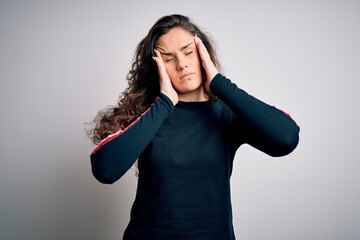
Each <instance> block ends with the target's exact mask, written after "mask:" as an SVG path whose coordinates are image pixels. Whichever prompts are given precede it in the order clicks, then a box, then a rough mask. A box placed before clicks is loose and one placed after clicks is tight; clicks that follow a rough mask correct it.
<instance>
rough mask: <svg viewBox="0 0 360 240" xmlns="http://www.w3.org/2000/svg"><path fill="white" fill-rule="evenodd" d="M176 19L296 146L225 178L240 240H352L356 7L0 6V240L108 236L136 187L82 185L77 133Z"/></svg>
mask: <svg viewBox="0 0 360 240" xmlns="http://www.w3.org/2000/svg"><path fill="white" fill-rule="evenodd" d="M172 13H181V14H184V15H188V16H189V17H191V18H192V19H193V20H194V21H195V22H196V23H197V24H198V25H199V26H200V27H202V29H203V30H205V31H206V32H209V33H210V34H211V36H212V37H213V38H214V40H215V42H216V46H217V49H218V52H219V56H220V59H221V61H222V65H223V68H224V70H225V75H226V76H227V77H228V78H230V79H231V80H232V81H233V82H235V83H237V85H238V86H239V87H241V88H243V89H244V90H246V91H247V92H249V93H250V94H252V95H254V96H256V97H258V98H260V99H261V100H264V101H265V102H268V103H270V104H272V105H275V106H277V107H279V108H281V109H283V110H285V111H287V112H289V113H290V114H291V115H292V117H293V118H294V119H295V120H296V121H297V123H298V124H299V125H300V127H301V132H300V143H299V146H298V148H297V149H296V150H295V151H294V152H293V153H292V154H291V155H289V156H286V157H282V158H271V157H269V156H267V155H265V154H263V153H261V152H258V151H256V150H255V149H252V148H251V147H248V146H245V147H242V148H240V150H239V151H238V153H237V155H236V159H235V165H234V171H233V176H232V200H233V212H234V226H235V232H236V236H237V239H243V240H263V239H269V240H289V239H291V240H297V239H299V240H304V239H309V240H312V239H314V240H321V239H324V240H325V239H326V240H329V239H334V240H338V239H341V240H349V239H354V240H355V239H359V238H360V206H359V202H360V187H359V182H360V174H359V169H360V161H359V160H360V146H359V135H360V127H359V125H360V124H359V123H360V112H359V111H360V107H359V103H360V95H359V91H360V83H359V80H360V47H359V43H360V2H359V1H355V0H354V1H350V0H338V1H331V0H330V1H319V0H308V1H285V0H284V1H277V0H275V1H265V0H264V1H256V0H252V1H250V0H247V1H213V2H211V1H209V0H203V1H190V0H182V1H169V0H167V1H165V0H163V1H160V0H159V1H143V2H139V1H135V0H134V1H129V2H125V1H95V0H87V1H85V0H84V1H80V0H78V1H65V0H64V1H45V0H44V1H41V0H34V1H25V0H24V1H19V0H7V1H4V0H2V1H1V2H0V81H1V82H0V109H1V131H0V141H1V145H0V153H1V162H0V164H1V166H0V188H1V189H0V221H1V222H0V239H2V240H13V239H16V240H17V239H29V240H33V239H34V240H35V239H36V240H39V239H51V240H64V239H66V240H72V239H74V240H75V239H87V240H91V239H102V240H113V239H121V238H122V234H123V231H124V229H125V227H126V225H127V223H128V220H129V212H130V207H131V204H132V201H133V199H134V194H135V189H136V180H137V179H136V177H135V176H134V171H133V170H130V171H129V172H128V173H127V174H126V175H125V176H124V177H123V178H122V179H120V180H119V181H118V182H116V183H115V184H113V185H103V184H100V183H98V182H97V181H96V180H95V179H94V178H93V176H92V174H91V169H90V162H89V155H90V153H91V151H92V149H93V148H94V146H93V145H92V144H91V142H90V140H88V139H87V138H86V134H85V127H84V123H85V122H89V121H91V120H92V119H93V117H94V116H95V115H96V113H97V111H98V110H100V109H102V108H104V107H106V106H107V105H111V104H115V103H116V99H117V97H118V96H119V94H120V93H121V92H122V91H123V90H124V89H125V87H126V82H125V75H126V73H127V71H128V70H129V68H130V64H131V60H132V57H133V54H134V50H135V47H136V45H137V43H138V42H139V41H140V40H141V39H142V38H143V37H144V36H145V35H146V34H147V32H148V30H149V29H150V27H151V26H152V25H153V24H154V23H155V21H156V20H157V19H159V18H160V17H161V16H163V15H166V14H172Z"/></svg>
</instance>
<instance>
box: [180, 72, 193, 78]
mask: <svg viewBox="0 0 360 240" xmlns="http://www.w3.org/2000/svg"><path fill="white" fill-rule="evenodd" d="M193 74H195V73H194V72H188V73H184V74H183V75H181V76H180V79H183V78H186V77H188V76H190V75H193Z"/></svg>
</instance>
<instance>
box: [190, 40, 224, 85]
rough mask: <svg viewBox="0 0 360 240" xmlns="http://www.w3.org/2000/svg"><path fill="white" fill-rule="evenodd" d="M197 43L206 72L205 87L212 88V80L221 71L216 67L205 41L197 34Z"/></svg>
mask: <svg viewBox="0 0 360 240" xmlns="http://www.w3.org/2000/svg"><path fill="white" fill-rule="evenodd" d="M194 41H195V45H196V48H197V51H198V54H199V57H200V61H201V64H202V66H203V68H204V69H205V73H206V82H205V87H206V88H207V89H208V90H210V83H211V80H212V79H213V78H214V77H215V75H216V74H217V73H219V71H218V69H217V68H216V66H215V64H214V63H213V61H212V60H211V58H210V55H209V52H208V51H207V49H206V47H205V45H204V43H203V42H202V41H201V39H200V38H199V37H197V36H195V39H194Z"/></svg>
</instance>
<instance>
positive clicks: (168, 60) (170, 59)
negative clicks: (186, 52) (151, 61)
mask: <svg viewBox="0 0 360 240" xmlns="http://www.w3.org/2000/svg"><path fill="white" fill-rule="evenodd" d="M173 60H175V58H169V59H165V62H171V61H173Z"/></svg>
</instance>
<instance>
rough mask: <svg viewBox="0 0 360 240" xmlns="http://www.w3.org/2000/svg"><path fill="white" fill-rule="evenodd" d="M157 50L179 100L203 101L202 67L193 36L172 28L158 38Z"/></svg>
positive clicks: (183, 30)
mask: <svg viewBox="0 0 360 240" xmlns="http://www.w3.org/2000/svg"><path fill="white" fill-rule="evenodd" d="M157 49H158V50H159V52H160V53H161V56H162V58H163V60H164V64H165V67H166V71H167V73H168V75H169V77H170V79H171V82H172V84H173V87H174V88H175V90H176V91H177V92H178V95H179V98H180V100H184V99H185V98H187V100H203V98H204V96H205V94H204V89H203V85H202V81H203V77H202V67H201V62H200V59H199V55H198V52H197V49H196V45H195V42H194V35H193V34H191V33H190V32H189V31H187V30H185V29H182V28H173V29H171V30H170V31H169V32H168V33H166V34H164V35H162V36H161V37H160V38H159V41H158V45H157ZM182 98H183V99H182Z"/></svg>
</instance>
